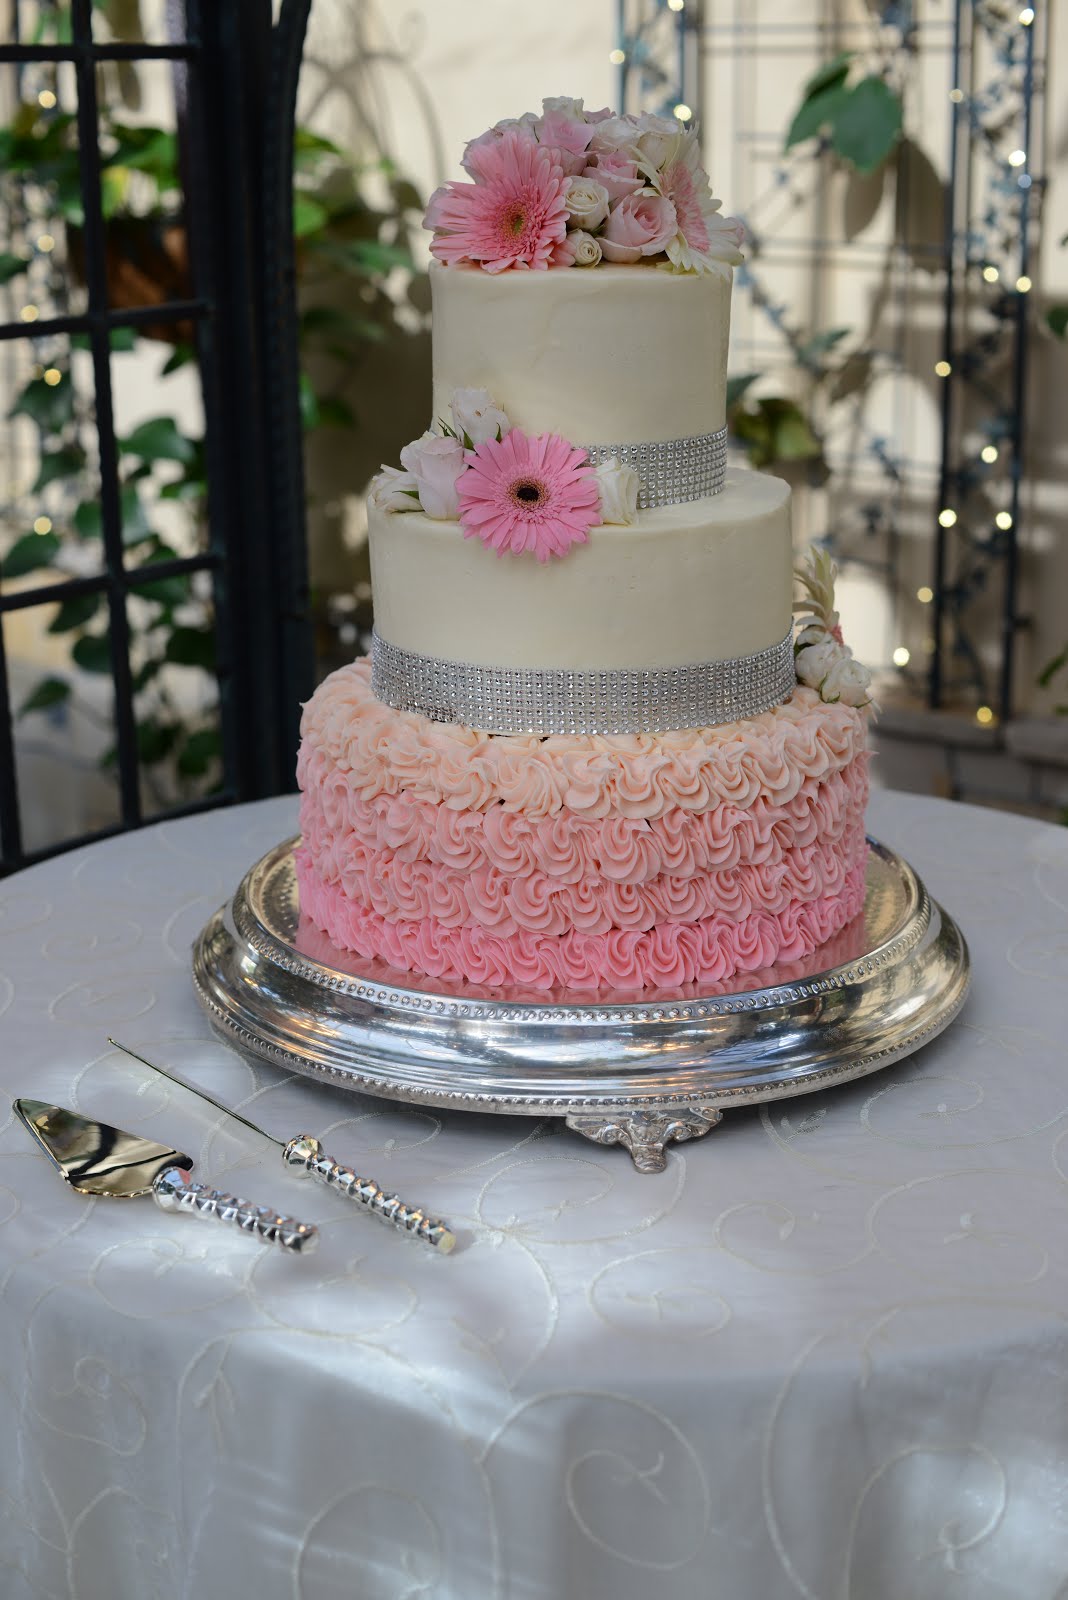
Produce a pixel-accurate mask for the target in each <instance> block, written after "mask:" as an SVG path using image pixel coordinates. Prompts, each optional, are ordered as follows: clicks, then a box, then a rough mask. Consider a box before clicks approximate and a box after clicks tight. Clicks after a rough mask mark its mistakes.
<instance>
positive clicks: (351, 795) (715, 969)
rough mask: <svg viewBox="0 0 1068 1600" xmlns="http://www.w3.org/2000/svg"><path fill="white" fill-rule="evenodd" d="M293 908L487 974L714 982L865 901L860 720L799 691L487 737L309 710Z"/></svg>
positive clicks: (447, 967)
mask: <svg viewBox="0 0 1068 1600" xmlns="http://www.w3.org/2000/svg"><path fill="white" fill-rule="evenodd" d="M301 734H302V740H301V749H300V757H299V763H298V777H299V781H300V787H301V791H302V795H301V831H302V835H303V841H302V844H301V847H300V849H299V850H298V852H297V878H298V883H299V887H300V904H301V911H302V913H303V914H304V915H305V916H307V917H308V918H309V919H310V921H311V922H312V923H313V924H314V925H315V926H316V927H318V928H320V929H321V930H322V931H323V932H324V933H326V934H327V936H328V937H329V938H330V940H331V941H332V942H333V943H334V944H335V945H337V946H338V947H339V948H341V949H344V950H349V951H352V952H354V953H356V954H357V955H359V956H362V957H366V958H372V959H378V960H382V961H385V962H386V963H387V964H388V965H389V966H391V967H394V968H398V969H400V970H402V971H406V972H415V973H419V974H422V975H424V976H429V977H440V978H445V979H448V980H449V981H456V980H466V981H467V982H469V983H475V984H479V985H482V986H489V987H495V986H500V987H512V986H515V985H519V986H521V987H523V988H526V989H534V990H547V989H568V990H587V991H603V990H605V989H612V990H636V989H640V988H647V987H655V988H658V989H659V988H664V987H676V986H679V985H687V984H692V983H702V982H707V983H721V982H722V981H723V980H724V979H729V978H730V977H732V976H733V975H734V974H736V973H750V972H757V971H762V970H764V969H766V968H770V967H773V966H775V965H776V964H777V963H779V962H788V961H794V960H797V959H798V958H801V957H804V956H807V955H809V954H811V953H812V952H813V951H814V950H816V949H817V948H818V947H819V946H820V945H822V944H824V943H825V942H826V941H827V940H829V939H830V938H832V937H833V936H834V935H835V934H837V933H838V932H839V931H840V930H841V929H842V928H844V927H845V926H846V924H847V923H849V922H850V921H851V920H852V919H853V918H854V917H855V916H856V915H857V913H858V912H859V911H860V910H861V908H862V906H863V903H864V892H865V864H866V857H867V844H866V841H865V835H864V808H865V804H866V801H867V793H868V775H867V760H868V758H867V748H866V746H867V717H866V715H865V713H864V712H863V711H856V710H853V709H852V708H850V707H848V706H843V705H837V704H836V705H827V704H825V703H823V702H822V701H821V700H820V699H819V696H818V695H817V694H816V693H815V692H814V691H812V690H810V689H804V688H799V689H798V690H797V691H796V692H795V693H794V694H793V695H792V696H791V698H790V699H789V700H788V701H787V702H786V703H785V704H784V705H781V706H778V707H777V708H776V709H775V710H774V711H769V712H767V713H765V714H764V715H763V716H760V717H755V718H753V719H752V720H750V721H747V722H740V723H730V724H726V725H724V726H721V727H715V728H705V729H698V730H687V731H684V732H678V733H668V734H662V735H657V736H653V735H648V734H644V735H632V736H624V735H615V736H605V737H596V736H588V735H554V736H552V737H550V738H544V739H542V738H538V737H536V736H533V735H530V736H516V735H494V734H483V733H478V732H477V731H475V730H473V729H470V728H464V727H459V726H456V725H454V724H443V723H434V722H430V721H428V720H427V719H426V718H425V717H421V716H417V715H414V714H412V713H409V712H401V711H395V710H393V709H392V708H391V707H389V706H386V705H383V704H382V703H381V702H380V701H378V700H377V699H376V698H375V697H374V695H373V694H372V692H371V682H370V667H369V664H368V663H367V662H366V661H357V662H354V663H353V664H352V665H351V666H348V667H343V668H342V669H341V670H340V671H338V672H335V673H333V674H332V676H331V677H329V678H328V679H327V680H326V681H325V682H324V683H323V684H322V685H321V686H320V688H319V689H318V690H317V691H316V693H315V695H314V696H313V698H312V699H311V700H310V701H309V703H308V705H307V707H306V708H305V712H304V719H303V723H302V727H301Z"/></svg>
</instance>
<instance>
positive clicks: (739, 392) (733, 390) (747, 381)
mask: <svg viewBox="0 0 1068 1600" xmlns="http://www.w3.org/2000/svg"><path fill="white" fill-rule="evenodd" d="M759 377H760V373H759V372H740V373H738V375H737V376H736V377H733V378H728V379H727V410H728V411H733V409H734V407H735V406H736V405H737V404H738V402H739V400H740V399H741V398H742V396H743V395H744V394H745V392H746V390H747V389H748V388H749V387H750V385H751V384H754V383H756V381H757V379H758V378H759Z"/></svg>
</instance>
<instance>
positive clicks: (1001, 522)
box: [994, 511, 1012, 533]
mask: <svg viewBox="0 0 1068 1600" xmlns="http://www.w3.org/2000/svg"><path fill="white" fill-rule="evenodd" d="M994 521H995V522H996V523H997V525H998V527H999V528H1000V529H1001V531H1002V532H1003V533H1005V532H1007V531H1008V529H1009V528H1011V527H1012V513H1011V511H999V512H998V514H997V516H996V517H995V518H994Z"/></svg>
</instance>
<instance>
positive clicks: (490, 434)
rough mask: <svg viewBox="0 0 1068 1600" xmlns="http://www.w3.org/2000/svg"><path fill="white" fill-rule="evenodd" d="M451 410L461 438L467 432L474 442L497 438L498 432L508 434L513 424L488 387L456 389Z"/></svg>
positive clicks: (453, 423)
mask: <svg viewBox="0 0 1068 1600" xmlns="http://www.w3.org/2000/svg"><path fill="white" fill-rule="evenodd" d="M449 410H450V411H451V412H452V425H453V427H454V428H455V429H456V432H457V433H458V434H459V435H460V438H461V439H462V438H463V437H464V435H465V434H466V435H467V437H468V438H469V439H470V441H471V443H472V444H481V443H482V441H483V440H484V439H496V437H497V434H498V433H501V434H502V435H503V434H506V433H507V432H508V430H509V429H510V428H511V426H512V424H511V423H510V422H509V421H508V418H507V417H506V416H505V414H504V412H503V411H502V410H501V408H500V406H497V405H494V403H493V396H492V395H491V394H490V392H489V390H488V389H455V390H454V391H453V396H452V400H451V402H450V404H449Z"/></svg>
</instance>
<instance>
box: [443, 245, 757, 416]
mask: <svg viewBox="0 0 1068 1600" xmlns="http://www.w3.org/2000/svg"><path fill="white" fill-rule="evenodd" d="M430 283H431V289H432V294H433V342H434V398H433V415H434V418H435V419H438V418H444V419H446V420H447V419H448V417H449V405H450V402H451V400H452V396H453V393H454V391H455V390H457V389H486V390H488V391H489V393H490V394H491V395H493V397H494V399H495V400H496V401H497V402H498V403H499V404H500V405H502V406H504V408H505V409H506V411H507V413H508V416H509V418H510V420H511V421H512V423H513V425H514V426H516V427H519V428H523V429H525V430H527V431H528V432H532V433H557V434H562V435H563V437H564V438H565V439H570V440H572V441H573V442H574V443H576V444H583V445H595V444H599V445H607V444H637V443H643V442H646V441H649V442H656V441H661V440H666V439H682V438H691V437H694V436H695V435H700V434H708V433H716V432H718V431H719V429H721V428H722V427H723V426H724V423H725V421H726V411H725V393H726V382H727V338H728V332H729V324H730V304H731V284H730V278H729V275H726V274H725V275H723V276H721V275H720V274H718V273H715V274H712V273H705V274H700V275H698V274H693V273H675V272H670V271H664V270H662V269H659V268H657V267H655V266H651V265H650V266H611V265H608V264H606V263H602V264H601V265H600V266H598V267H597V268H596V269H594V270H589V269H582V268H571V269H570V270H569V271H553V272H502V273H500V274H498V275H497V276H493V275H491V274H489V273H486V272H483V271H482V270H481V269H480V268H478V267H474V266H454V267H443V266H440V265H439V264H437V263H435V264H434V265H433V266H432V267H431V269H430Z"/></svg>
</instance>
